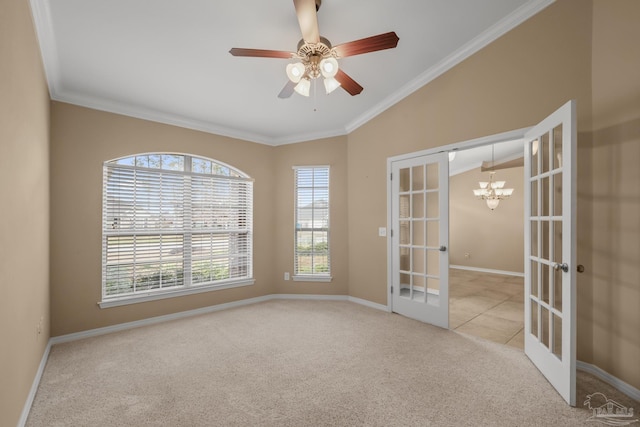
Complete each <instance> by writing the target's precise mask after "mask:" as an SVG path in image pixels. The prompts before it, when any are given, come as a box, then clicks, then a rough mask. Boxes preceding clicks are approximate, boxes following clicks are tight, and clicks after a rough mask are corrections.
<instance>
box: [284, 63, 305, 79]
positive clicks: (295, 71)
mask: <svg viewBox="0 0 640 427" xmlns="http://www.w3.org/2000/svg"><path fill="white" fill-rule="evenodd" d="M304 71H305V69H304V65H303V64H302V63H301V62H296V63H293V64H288V65H287V77H289V80H291V81H292V82H293V83H298V82H299V81H300V79H302V76H303V75H304Z"/></svg>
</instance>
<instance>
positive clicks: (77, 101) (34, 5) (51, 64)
mask: <svg viewBox="0 0 640 427" xmlns="http://www.w3.org/2000/svg"><path fill="white" fill-rule="evenodd" d="M554 2H555V0H533V1H530V2H527V3H526V4H525V5H523V6H521V7H520V8H518V9H517V10H516V11H514V12H513V13H511V14H510V15H508V16H507V17H505V18H503V19H502V20H500V21H499V22H498V23H496V24H495V25H493V26H492V27H490V28H489V29H488V30H486V31H484V32H483V33H482V34H480V35H479V36H478V37H476V38H475V39H473V40H471V41H470V42H469V43H467V44H465V45H464V46H462V47H461V48H460V49H458V50H457V51H456V52H454V53H453V54H451V55H449V56H448V57H446V58H445V59H444V60H442V61H441V62H440V63H438V64H437V65H435V66H433V67H431V68H429V69H428V70H426V71H425V72H424V73H422V74H421V75H420V76H418V77H417V78H416V79H414V80H412V81H411V82H409V83H407V84H406V85H404V86H403V87H402V88H401V89H400V90H399V91H398V92H396V93H394V94H393V95H391V96H389V97H387V98H386V99H384V100H383V101H381V102H380V103H378V104H376V105H375V106H374V107H373V108H370V109H369V110H367V111H366V112H364V113H363V114H362V115H360V116H359V117H357V118H356V119H354V120H353V121H351V122H349V123H348V124H347V125H346V126H345V127H344V128H337V129H329V130H326V131H321V132H311V133H301V134H295V135H287V136H268V135H264V134H259V133H254V132H247V131H243V130H241V129H237V128H232V127H228V126H223V125H220V124H217V123H213V122H209V121H205V120H197V119H191V118H188V117H184V116H180V115H176V114H171V113H167V112H162V111H158V110H154V109H151V108H147V107H141V106H135V105H128V104H125V103H120V102H115V101H113V100H110V99H106V98H102V97H92V96H87V95H79V94H76V93H72V92H69V91H66V90H64V89H63V88H62V87H61V85H60V82H61V76H60V63H59V57H58V52H57V49H56V46H55V33H54V30H53V22H52V18H51V10H50V7H49V1H48V0H30V4H31V9H32V14H33V21H34V26H35V28H36V33H37V36H38V41H39V43H40V52H41V55H42V60H43V64H44V69H45V74H46V79H47V83H48V87H49V95H50V97H51V99H52V100H54V101H60V102H66V103H69V104H74V105H79V106H82V107H87V108H92V109H95V110H100V111H106V112H109V113H114V114H121V115H126V116H130V117H135V118H139V119H143V120H149V121H153V122H158V123H164V124H168V125H173V126H178V127H182V128H187V129H193V130H197V131H202V132H207V133H212V134H216V135H220V136H225V137H229V138H234V139H241V140H244V141H249V142H255V143H259V144H265V145H271V146H278V145H286V144H294V143H298V142H305V141H312V140H318V139H324V138H331V137H336V136H343V135H348V134H349V133H351V132H353V131H354V130H356V129H358V128H359V127H360V126H362V125H364V124H365V123H367V122H368V121H370V120H371V119H373V118H374V117H376V116H378V115H379V114H380V113H382V112H384V111H385V110H387V109H389V108H390V107H392V106H393V105H395V104H397V103H398V102H400V101H401V100H403V99H404V98H406V97H407V96H409V95H411V94H412V93H414V92H416V91H417V90H419V89H420V88H422V87H423V86H425V85H426V84H428V83H429V82H431V81H433V80H434V79H435V78H437V77H438V76H440V75H442V74H444V73H445V72H447V71H448V70H450V69H451V68H453V67H454V66H456V65H458V64H459V63H460V62H462V61H463V60H465V59H467V58H468V57H470V56H471V55H473V54H474V53H476V52H478V51H479V50H481V49H482V48H484V47H485V46H487V45H488V44H490V43H491V42H493V41H495V40H496V39H498V38H499V37H500V36H502V35H504V34H505V33H507V32H508V31H510V30H512V29H513V28H515V27H517V26H518V25H520V24H521V23H523V22H524V21H526V20H527V19H529V18H531V17H532V16H534V15H535V14H537V13H538V12H540V11H542V10H543V9H545V8H546V7H548V6H549V5H551V4H553V3H554Z"/></svg>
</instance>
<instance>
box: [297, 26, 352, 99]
mask: <svg viewBox="0 0 640 427" xmlns="http://www.w3.org/2000/svg"><path fill="white" fill-rule="evenodd" d="M296 57H297V58H298V59H299V60H300V62H294V63H291V64H289V65H287V77H288V78H289V80H291V82H293V83H296V86H295V87H294V90H295V91H296V92H298V93H299V94H300V95H303V96H309V89H310V88H311V80H313V79H317V78H318V77H320V76H322V77H323V82H324V89H325V91H326V93H327V94H329V93H331V92H333V91H334V90H336V89H337V88H339V87H340V82H338V80H336V78H335V76H336V74H337V73H338V61H337V60H336V58H335V53H334V52H333V50H332V49H331V43H330V42H329V40H327V39H325V38H324V37H320V42H319V43H305V42H304V40H300V43H298V52H297V53H296Z"/></svg>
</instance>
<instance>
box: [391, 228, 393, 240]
mask: <svg viewBox="0 0 640 427" xmlns="http://www.w3.org/2000/svg"><path fill="white" fill-rule="evenodd" d="M391 238H393V228H392V229H391Z"/></svg>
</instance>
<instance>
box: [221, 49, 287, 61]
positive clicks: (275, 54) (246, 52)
mask: <svg viewBox="0 0 640 427" xmlns="http://www.w3.org/2000/svg"><path fill="white" fill-rule="evenodd" d="M229 53H230V54H231V55H233V56H253V57H258V58H285V59H290V58H293V57H294V56H295V53H293V52H285V51H284V50H268V49H243V48H241V47H234V48H232V49H231V50H230V51H229Z"/></svg>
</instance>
